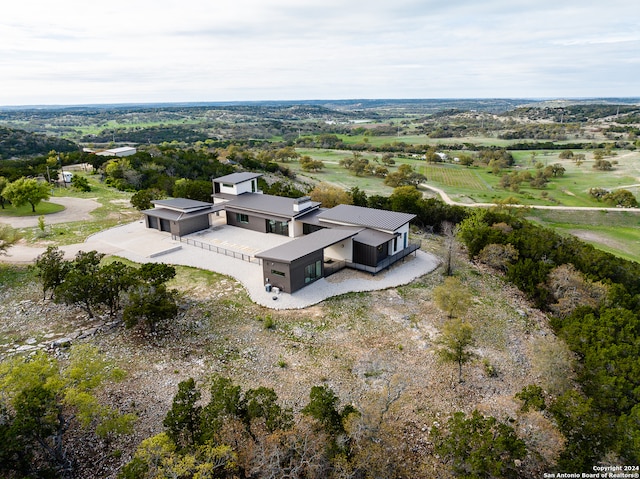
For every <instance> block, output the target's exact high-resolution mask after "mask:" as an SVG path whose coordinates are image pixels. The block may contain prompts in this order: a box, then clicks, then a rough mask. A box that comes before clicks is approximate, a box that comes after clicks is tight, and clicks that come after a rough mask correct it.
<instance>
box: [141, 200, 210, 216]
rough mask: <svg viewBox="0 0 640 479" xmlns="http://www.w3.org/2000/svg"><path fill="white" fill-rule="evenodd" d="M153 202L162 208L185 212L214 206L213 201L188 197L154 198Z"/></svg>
mask: <svg viewBox="0 0 640 479" xmlns="http://www.w3.org/2000/svg"><path fill="white" fill-rule="evenodd" d="M151 203H152V204H153V205H155V206H157V207H160V208H169V209H175V210H179V211H181V212H183V213H189V212H192V211H197V210H202V209H205V208H210V207H212V206H213V204H212V203H206V202H204V201H197V200H190V199H187V198H173V199H170V200H152V201H151Z"/></svg>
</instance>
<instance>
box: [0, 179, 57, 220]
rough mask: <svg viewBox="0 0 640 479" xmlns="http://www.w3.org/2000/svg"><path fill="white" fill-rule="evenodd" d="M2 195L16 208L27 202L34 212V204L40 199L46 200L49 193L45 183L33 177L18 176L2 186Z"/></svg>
mask: <svg viewBox="0 0 640 479" xmlns="http://www.w3.org/2000/svg"><path fill="white" fill-rule="evenodd" d="M2 196H4V197H5V198H6V199H8V200H9V201H11V204H13V205H14V206H16V207H18V208H19V207H20V206H22V205H25V204H27V203H29V204H30V205H31V211H32V212H33V213H35V212H36V206H37V205H38V204H39V203H40V202H41V201H44V200H48V199H49V197H50V196H51V195H50V191H49V185H48V184H47V183H41V182H39V181H38V180H35V179H33V178H19V179H17V180H16V181H14V182H13V183H9V184H8V185H7V186H6V187H5V188H4V190H3V191H2Z"/></svg>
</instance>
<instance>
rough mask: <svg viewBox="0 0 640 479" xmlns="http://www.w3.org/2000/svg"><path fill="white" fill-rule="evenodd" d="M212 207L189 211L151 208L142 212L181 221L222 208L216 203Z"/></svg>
mask: <svg viewBox="0 0 640 479" xmlns="http://www.w3.org/2000/svg"><path fill="white" fill-rule="evenodd" d="M209 206H210V208H204V209H199V210H195V211H189V212H184V211H178V210H174V209H171V210H170V209H167V208H153V209H151V210H144V211H143V212H142V213H144V214H145V215H147V216H153V217H155V218H162V219H165V220H172V221H180V220H185V219H187V218H193V217H196V216H203V215H208V214H209V213H215V212H216V211H220V210H221V209H222V208H217V206H218V205H216V207H214V206H213V205H209Z"/></svg>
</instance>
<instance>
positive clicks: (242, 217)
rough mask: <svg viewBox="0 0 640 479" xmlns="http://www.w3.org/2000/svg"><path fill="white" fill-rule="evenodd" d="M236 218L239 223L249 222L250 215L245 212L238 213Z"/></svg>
mask: <svg viewBox="0 0 640 479" xmlns="http://www.w3.org/2000/svg"><path fill="white" fill-rule="evenodd" d="M236 220H237V221H238V223H248V222H249V215H245V214H244V213H236Z"/></svg>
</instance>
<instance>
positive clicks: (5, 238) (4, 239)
mask: <svg viewBox="0 0 640 479" xmlns="http://www.w3.org/2000/svg"><path fill="white" fill-rule="evenodd" d="M20 238H21V236H20V233H18V231H17V230H15V229H13V228H12V227H11V226H9V225H0V255H3V254H7V250H8V249H9V248H10V247H11V246H13V245H14V244H16V243H17V242H18V241H19V240H20Z"/></svg>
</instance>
